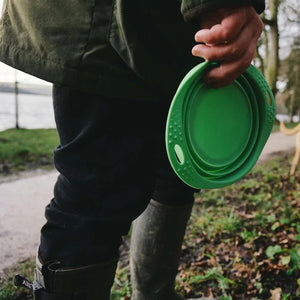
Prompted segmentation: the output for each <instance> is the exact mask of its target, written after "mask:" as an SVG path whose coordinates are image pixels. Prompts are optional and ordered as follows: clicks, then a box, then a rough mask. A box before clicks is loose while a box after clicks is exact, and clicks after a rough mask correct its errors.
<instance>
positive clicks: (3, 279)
mask: <svg viewBox="0 0 300 300" xmlns="http://www.w3.org/2000/svg"><path fill="white" fill-rule="evenodd" d="M34 265H35V259H34V258H30V259H27V260H25V261H23V262H21V263H20V264H18V265H17V266H15V267H13V268H11V269H7V270H5V271H4V272H3V274H0V300H17V299H26V297H27V296H28V295H29V292H28V291H27V290H25V289H22V288H17V287H15V286H14V276H15V275H16V274H21V275H22V276H24V277H26V278H28V279H29V280H33V273H34V272H33V270H34ZM27 299H28V298H27Z"/></svg>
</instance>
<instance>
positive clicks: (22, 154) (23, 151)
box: [0, 129, 58, 174]
mask: <svg viewBox="0 0 300 300" xmlns="http://www.w3.org/2000/svg"><path fill="white" fill-rule="evenodd" d="M57 144H58V137H57V133H56V130H54V129H31V130H28V129H9V130H5V131H2V132H0V174H1V173H2V174H5V173H10V172H13V171H20V170H25V169H32V168H36V167H40V166H49V165H51V164H52V161H53V159H52V153H53V149H54V148H55V146H57Z"/></svg>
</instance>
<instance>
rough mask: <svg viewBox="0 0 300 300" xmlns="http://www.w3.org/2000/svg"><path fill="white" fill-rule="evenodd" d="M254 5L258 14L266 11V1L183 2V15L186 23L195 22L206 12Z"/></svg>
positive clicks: (210, 0)
mask: <svg viewBox="0 0 300 300" xmlns="http://www.w3.org/2000/svg"><path fill="white" fill-rule="evenodd" d="M249 4H250V5H253V7H254V8H255V10H256V11H257V13H258V14H260V13H262V12H263V11H264V9H265V0H182V1H181V13H182V14H183V17H184V20H185V21H186V22H194V21H197V20H199V18H200V17H201V16H202V15H203V14H205V13H206V12H209V11H212V10H215V9H219V8H227V7H228V8H229V7H235V6H241V5H249Z"/></svg>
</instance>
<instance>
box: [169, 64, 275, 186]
mask: <svg viewBox="0 0 300 300" xmlns="http://www.w3.org/2000/svg"><path fill="white" fill-rule="evenodd" d="M216 66H217V63H214V62H204V63H201V64H200V65H198V66H196V67H194V68H193V69H192V70H191V71H190V72H189V73H188V74H187V75H186V76H185V77H184V79H183V80H182V82H181V83H180V85H179V87H178V90H177V92H176V94H175V96H174V98H173V101H172V103H171V106H170V110H169V114H168V119H167V125H166V148H167V153H168V157H169V161H170V163H171V166H172V167H173V169H174V171H175V173H176V174H177V175H178V176H179V178H181V180H182V181H184V182H185V183H186V184H188V185H190V186H192V187H194V188H217V187H222V186H226V185H229V184H232V183H233V182H236V181H238V180H239V179H241V178H242V177H244V176H245V175H246V174H247V173H248V172H249V171H250V170H251V169H252V167H253V166H254V164H255V163H256V161H257V159H258V157H259V155H260V153H261V151H262V149H263V147H264V145H265V143H266V141H267V139H268V137H269V135H270V133H271V130H272V126H273V123H274V119H275V103H274V99H273V96H272V93H271V91H270V88H269V87H268V85H267V83H266V81H265V79H264V77H263V76H262V75H261V73H260V72H259V71H258V70H257V69H256V68H255V67H254V66H250V67H249V68H248V69H247V71H246V72H245V73H244V74H243V75H241V76H240V77H239V78H238V79H237V80H235V81H234V82H233V83H232V84H231V85H229V86H226V87H223V88H221V89H214V88H212V87H210V86H209V85H207V84H205V83H204V82H203V80H202V78H203V76H204V74H205V73H206V72H207V71H208V70H209V69H210V68H213V67H216Z"/></svg>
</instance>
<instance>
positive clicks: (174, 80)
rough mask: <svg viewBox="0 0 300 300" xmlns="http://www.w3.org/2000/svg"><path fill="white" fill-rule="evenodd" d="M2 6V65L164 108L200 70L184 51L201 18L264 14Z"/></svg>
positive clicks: (164, 2)
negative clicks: (159, 102)
mask: <svg viewBox="0 0 300 300" xmlns="http://www.w3.org/2000/svg"><path fill="white" fill-rule="evenodd" d="M4 1H5V2H4V7H3V14H2V18H1V23H0V60H1V61H2V62H4V63H6V64H8V65H10V66H13V67H15V68H17V69H20V70H22V71H24V72H27V73H30V74H32V75H35V76H37V77H39V78H42V79H45V80H47V81H50V82H53V83H56V84H60V85H69V86H72V87H75V88H78V89H81V90H83V91H90V92H97V93H100V94H104V95H107V96H111V97H119V98H120V97H121V98H136V99H137V98H139V99H148V98H155V97H156V98H167V101H170V97H172V96H173V94H174V92H175V90H176V87H177V85H178V83H179V82H180V80H181V79H182V77H183V76H184V74H185V73H186V72H187V71H188V70H189V69H190V68H191V67H192V66H194V65H196V64H197V63H199V62H200V59H199V58H195V57H193V56H192V55H191V48H192V46H193V45H194V44H195V43H194V34H195V32H196V31H197V30H199V27H198V26H197V21H198V20H199V18H201V16H203V14H205V12H207V11H211V10H214V9H217V8H221V7H228V6H234V5H242V4H247V3H250V4H252V5H253V6H254V7H255V8H256V10H257V12H258V13H260V12H262V11H263V9H264V0H231V1H228V0H182V1H179V0H161V1H153V0H4ZM150 95H151V97H150Z"/></svg>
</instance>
